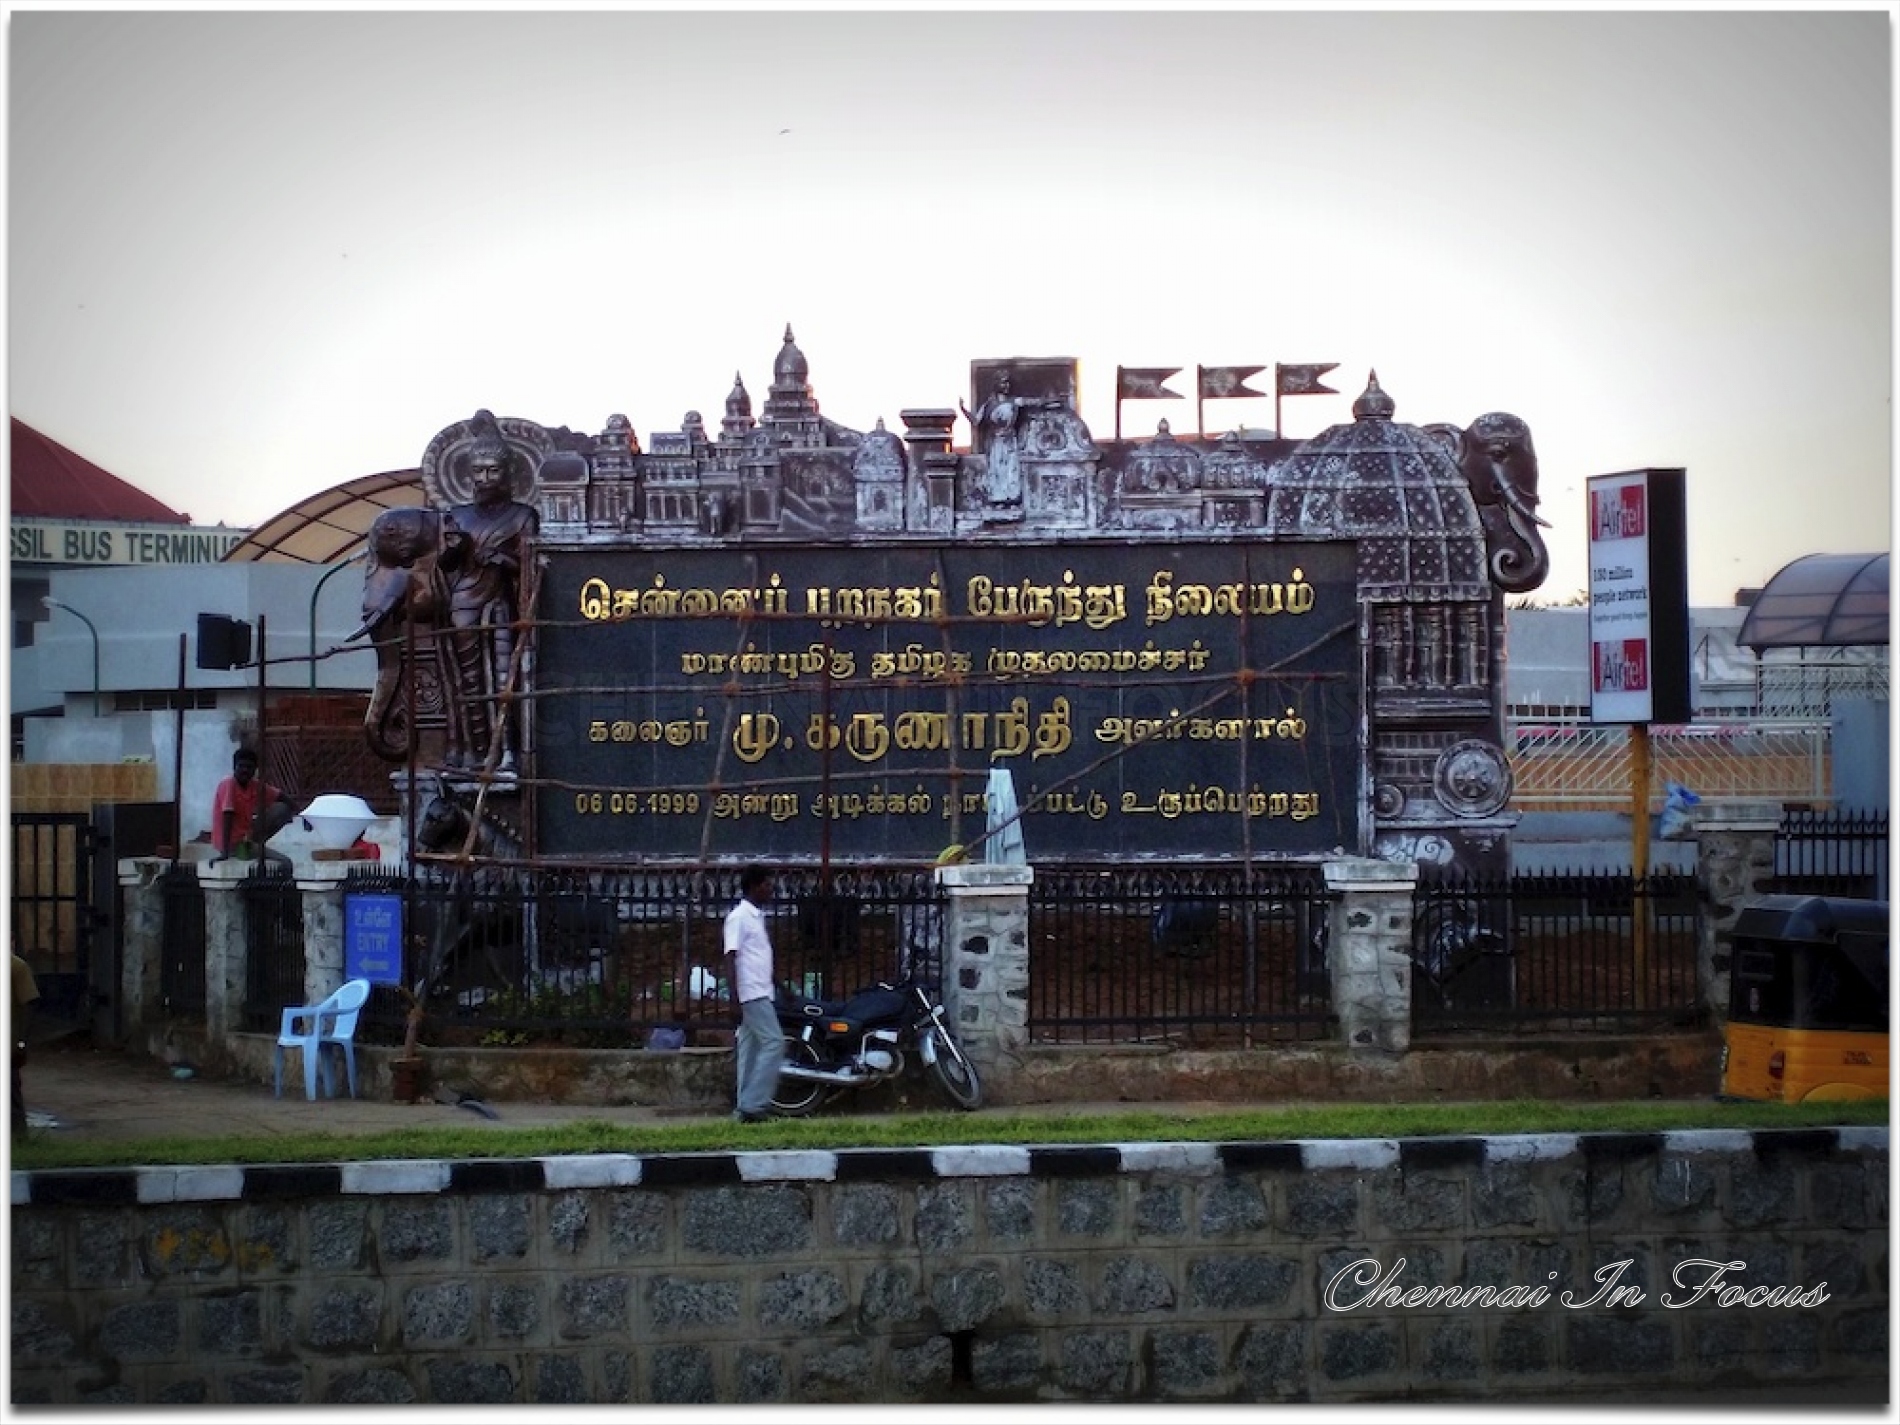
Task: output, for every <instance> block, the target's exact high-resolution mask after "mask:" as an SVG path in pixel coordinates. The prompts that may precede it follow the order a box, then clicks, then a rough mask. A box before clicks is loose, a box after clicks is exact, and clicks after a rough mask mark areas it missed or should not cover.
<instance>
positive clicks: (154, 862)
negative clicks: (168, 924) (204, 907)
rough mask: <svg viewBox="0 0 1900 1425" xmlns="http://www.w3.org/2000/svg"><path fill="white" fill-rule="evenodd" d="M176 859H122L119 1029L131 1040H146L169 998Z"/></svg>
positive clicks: (133, 1041)
mask: <svg viewBox="0 0 1900 1425" xmlns="http://www.w3.org/2000/svg"><path fill="white" fill-rule="evenodd" d="M171 864H172V863H171V862H170V861H169V860H167V859H166V858H164V857H163V856H125V857H121V858H120V859H119V924H120V929H121V938H122V940H123V942H124V944H123V952H122V953H123V958H122V959H121V960H120V961H119V1008H120V1015H119V1032H120V1034H121V1035H123V1036H124V1039H125V1041H126V1042H127V1043H133V1044H136V1043H139V1042H140V1040H141V1035H140V1031H141V1030H142V1029H143V1028H144V1027H145V1025H146V1024H147V1023H149V1022H151V1021H152V1020H155V1019H157V1018H158V1017H159V1008H160V1005H161V1004H162V1003H163V1000H164V988H163V984H164V982H163V980H162V978H161V976H162V974H163V971H164V963H165V872H166V871H168V870H170V869H171Z"/></svg>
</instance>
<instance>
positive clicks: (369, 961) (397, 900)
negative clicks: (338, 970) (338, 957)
mask: <svg viewBox="0 0 1900 1425" xmlns="http://www.w3.org/2000/svg"><path fill="white" fill-rule="evenodd" d="M343 973H344V975H345V977H346V978H348V979H352V980H368V981H369V982H370V983H371V984H372V985H399V984H401V983H402V897H401V896H389V895H373V896H364V895H355V896H345V897H344V898H343Z"/></svg>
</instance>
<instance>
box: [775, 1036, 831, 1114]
mask: <svg viewBox="0 0 1900 1425" xmlns="http://www.w3.org/2000/svg"><path fill="white" fill-rule="evenodd" d="M785 1062H786V1063H788V1064H803V1065H805V1067H807V1068H810V1069H821V1068H823V1067H825V1059H824V1055H822V1054H820V1053H819V1052H818V1051H817V1050H816V1049H814V1048H813V1047H812V1046H811V1044H810V1043H809V1042H807V1041H806V1040H803V1039H794V1038H792V1036H791V1035H789V1034H788V1035H786V1036H785ZM830 1097H831V1089H830V1087H829V1086H828V1085H826V1084H819V1083H813V1082H812V1081H811V1080H810V1079H788V1078H786V1077H785V1076H784V1075H783V1074H781V1075H780V1076H779V1081H778V1085H777V1087H775V1088H774V1089H773V1090H772V1107H773V1109H775V1110H776V1111H777V1112H779V1113H781V1114H783V1115H784V1116H785V1117H787V1118H803V1117H804V1116H805V1115H806V1114H808V1113H810V1112H811V1111H812V1110H813V1109H815V1108H817V1107H818V1105H819V1104H821V1103H823V1102H824V1101H825V1100H826V1099H828V1098H830Z"/></svg>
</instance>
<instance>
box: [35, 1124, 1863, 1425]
mask: <svg viewBox="0 0 1900 1425" xmlns="http://www.w3.org/2000/svg"><path fill="white" fill-rule="evenodd" d="M1887 1156H1888V1142H1887V1132H1886V1130H1885V1129H1867V1130H1858V1129H1841V1130H1817V1131H1808V1132H1799V1133H1741V1132H1684V1133H1666V1134H1651V1135H1603V1134H1586V1135H1544V1136H1526V1137H1518V1136H1511V1137H1493V1138H1432V1139H1415V1140H1401V1141H1321V1140H1312V1141H1305V1142H1227V1143H1202V1144H1190V1143H1147V1144H1123V1145H1084V1146H1060V1147H1002V1146H972V1147H958V1148H941V1149H935V1150H915V1151H899V1150H868V1149H867V1150H849V1151H839V1152H831V1151H773V1152H748V1153H707V1154H674V1155H647V1156H643V1155H631V1154H630V1155H595V1156H577V1157H557V1158H544V1159H526V1160H488V1161H470V1162H453V1163H451V1162H436V1161H409V1162H381V1163H353V1164H309V1165H290V1166H277V1167H250V1168H238V1167H222V1168H221V1167H208V1168H144V1169H137V1170H123V1171H105V1170H95V1171H85V1172H40V1173H15V1174H14V1175H13V1208H12V1260H11V1274H12V1336H11V1348H10V1364H11V1379H12V1392H13V1403H14V1404H15V1405H33V1404H58V1405H71V1404H77V1405H86V1406H93V1407H97V1406H102V1405H114V1404H118V1405H128V1406H133V1405H147V1404H165V1403H169V1404H194V1405H198V1404H238V1405H267V1404H282V1405H288V1404H308V1405H319V1404H340V1403H366V1404H394V1403H409V1402H423V1403H431V1404H438V1405H441V1404H491V1405H492V1404H513V1405H523V1404H558V1403H582V1402H591V1403H609V1402H616V1403H619V1402H624V1403H652V1404H686V1403H725V1404H749V1403H768V1402H772V1403H805V1402H868V1401H894V1402H903V1401H909V1402H918V1403H925V1402H929V1403H952V1402H962V1403H975V1402H983V1401H999V1402H1000V1401H1098V1402H1134V1401H1143V1402H1161V1401H1166V1402H1297V1401H1312V1402H1323V1403H1343V1402H1368V1401H1394V1400H1418V1401H1455V1400H1497V1401H1508V1400H1511V1399H1513V1398H1515V1399H1518V1400H1519V1401H1527V1400H1531V1399H1536V1400H1538V1401H1542V1402H1546V1403H1548V1402H1550V1401H1556V1400H1563V1399H1567V1398H1575V1399H1577V1400H1580V1401H1587V1402H1589V1403H1590V1404H1591V1405H1593V1406H1601V1405H1602V1404H1603V1403H1604V1402H1605V1400H1606V1399H1607V1398H1610V1397H1614V1396H1615V1395H1617V1394H1619V1393H1625V1392H1645V1391H1649V1392H1654V1391H1671V1392H1678V1393H1682V1394H1683V1395H1684V1398H1687V1399H1694V1398H1695V1395H1694V1394H1693V1393H1697V1392H1702V1391H1707V1390H1713V1389H1717V1388H1721V1389H1729V1390H1732V1389H1745V1388H1749V1387H1753V1386H1757V1385H1763V1386H1775V1387H1781V1388H1788V1387H1795V1386H1814V1387H1817V1388H1829V1389H1839V1388H1842V1387H1848V1388H1857V1389H1859V1390H1861V1391H1863V1392H1874V1393H1876V1396H1875V1398H1884V1394H1879V1393H1880V1392H1884V1388H1885V1383H1886V1379H1887V1353H1888V1345H1887V1321H1888V1287H1887V1273H1888V1247H1887V1240H1888V1239H1887V1178H1888V1169H1887ZM1731 1262H1732V1263H1734V1264H1735V1265H1734V1266H1732V1267H1720V1268H1718V1267H1714V1266H1707V1265H1696V1264H1697V1263H1711V1264H1722V1263H1731ZM1718 1270H1719V1271H1720V1272H1721V1273H1722V1274H1723V1277H1724V1280H1725V1282H1726V1283H1727V1285H1726V1286H1724V1287H1722V1288H1719V1289H1718V1290H1717V1291H1715V1292H1714V1293H1713V1296H1712V1297H1704V1298H1701V1299H1697V1300H1695V1301H1694V1302H1693V1303H1691V1302H1690V1301H1689V1299H1690V1298H1692V1297H1695V1296H1696V1295H1697V1289H1698V1285H1699V1284H1703V1285H1706V1284H1707V1283H1708V1282H1709V1279H1710V1278H1711V1276H1712V1275H1713V1274H1714V1273H1716V1272H1717V1271H1718ZM1685 1273H1686V1276H1685V1275H1684V1274H1685ZM1487 1288H1488V1289H1489V1291H1490V1295H1489V1296H1487V1295H1486V1294H1485V1292H1486V1289H1487ZM1725 1290H1732V1291H1733V1293H1734V1295H1733V1296H1732V1297H1731V1298H1730V1299H1728V1300H1727V1302H1726V1304H1724V1301H1723V1299H1722V1292H1723V1291H1725ZM1751 1292H1752V1293H1753V1295H1749V1293H1751ZM1566 1293H1567V1294H1568V1295H1567V1296H1566ZM1613 1295H1614V1300H1615V1304H1612V1296H1613ZM1790 1297H1793V1298H1794V1299H1793V1300H1789V1299H1788V1298H1790Z"/></svg>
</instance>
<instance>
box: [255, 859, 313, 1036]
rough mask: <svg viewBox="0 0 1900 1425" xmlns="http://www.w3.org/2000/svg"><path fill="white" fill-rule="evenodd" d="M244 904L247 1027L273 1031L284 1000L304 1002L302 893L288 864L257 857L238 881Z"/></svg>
mask: <svg viewBox="0 0 1900 1425" xmlns="http://www.w3.org/2000/svg"><path fill="white" fill-rule="evenodd" d="M238 899H239V902H240V903H241V904H242V905H243V907H244V960H245V975H244V1012H243V1014H242V1016H241V1020H242V1023H243V1026H244V1028H246V1029H248V1030H251V1031H253V1032H256V1031H258V1030H269V1031H270V1032H271V1033H273V1034H275V1033H276V1032H277V1030H278V1027H279V1026H280V1025H281V1024H282V1023H283V1011H284V1006H285V1005H298V1004H303V1003H304V1002H305V999H306V996H305V994H304V954H303V893H302V892H301V891H299V890H298V889H297V882H296V881H295V880H294V879H293V878H292V876H291V874H290V867H288V866H284V865H280V864H278V863H276V862H273V861H259V862H258V863H257V864H256V865H255V866H254V867H253V868H252V869H251V871H250V873H249V874H248V875H247V876H245V878H244V880H243V882H242V883H241V884H240V885H239V886H238Z"/></svg>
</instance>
